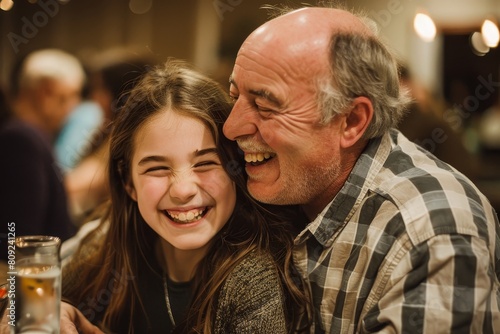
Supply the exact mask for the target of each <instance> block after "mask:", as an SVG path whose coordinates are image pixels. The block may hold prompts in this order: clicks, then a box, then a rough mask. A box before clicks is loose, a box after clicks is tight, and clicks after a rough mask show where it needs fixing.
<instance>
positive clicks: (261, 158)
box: [245, 152, 276, 166]
mask: <svg viewBox="0 0 500 334" xmlns="http://www.w3.org/2000/svg"><path fill="white" fill-rule="evenodd" d="M275 156H276V154H274V153H269V152H265V153H245V161H246V162H247V163H249V164H250V165H252V166H259V165H262V164H264V163H266V162H267V161H268V160H270V159H272V158H274V157H275Z"/></svg>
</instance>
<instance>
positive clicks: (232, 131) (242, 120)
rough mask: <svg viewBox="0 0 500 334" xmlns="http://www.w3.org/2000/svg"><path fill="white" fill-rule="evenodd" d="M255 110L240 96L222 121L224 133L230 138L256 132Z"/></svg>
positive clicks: (234, 138) (233, 138)
mask: <svg viewBox="0 0 500 334" xmlns="http://www.w3.org/2000/svg"><path fill="white" fill-rule="evenodd" d="M255 113H256V111H254V110H252V109H251V107H250V105H249V103H248V102H247V101H245V100H243V99H242V98H240V99H238V101H236V103H235V104H234V106H233V109H232V110H231V113H230V114H229V117H228V118H227V120H226V122H225V123H224V128H223V131H224V135H225V136H226V137H227V138H228V139H231V140H236V139H237V138H239V137H243V136H248V135H253V134H254V133H256V132H257V125H256V115H255Z"/></svg>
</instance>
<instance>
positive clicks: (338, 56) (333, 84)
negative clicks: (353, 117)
mask: <svg viewBox="0 0 500 334" xmlns="http://www.w3.org/2000/svg"><path fill="white" fill-rule="evenodd" d="M330 66H331V73H330V75H328V77H327V78H326V79H325V78H323V80H322V81H320V82H318V91H319V94H318V99H319V101H318V104H319V107H320V110H321V112H322V114H323V115H322V123H324V124H326V123H327V122H329V121H330V120H331V119H332V118H333V117H334V116H335V115H337V114H342V113H343V112H346V111H347V110H348V108H349V107H350V105H351V103H352V102H353V100H354V99H355V98H356V97H360V96H364V97H367V98H369V99H370V101H371V102H372V105H373V109H374V112H373V118H372V121H371V123H370V125H369V126H368V128H367V130H366V132H365V133H364V135H363V138H365V139H369V138H375V137H379V136H382V135H383V134H384V133H385V132H387V131H388V130H389V128H391V127H395V126H397V124H398V122H399V121H400V120H401V118H402V117H403V115H404V112H405V110H406V106H407V105H408V103H409V102H410V98H409V96H408V92H407V91H406V90H404V89H401V87H400V84H399V75H398V66H397V61H396V59H395V57H393V56H392V54H391V53H390V52H389V50H388V49H387V48H386V47H385V46H384V45H383V44H382V42H381V41H380V40H379V39H378V38H377V37H375V36H371V35H362V34H359V33H349V32H340V33H337V34H335V35H333V36H332V40H331V44H330Z"/></svg>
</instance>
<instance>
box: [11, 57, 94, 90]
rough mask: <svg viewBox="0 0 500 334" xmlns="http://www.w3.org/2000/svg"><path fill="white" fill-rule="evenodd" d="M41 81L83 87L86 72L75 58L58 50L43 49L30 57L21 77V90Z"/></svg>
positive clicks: (26, 61)
mask: <svg viewBox="0 0 500 334" xmlns="http://www.w3.org/2000/svg"><path fill="white" fill-rule="evenodd" d="M41 79H54V80H58V81H63V82H66V83H68V84H75V85H78V86H82V85H83V83H84V80H85V71H84V69H83V66H82V64H81V62H80V61H79V60H78V58H76V57H75V56H73V55H71V54H69V53H67V52H65V51H62V50H58V49H43V50H38V51H35V52H33V53H31V54H29V55H28V57H27V58H26V59H25V61H24V63H23V67H22V69H21V72H20V76H19V89H25V88H30V87H33V86H34V85H36V84H37V83H38V82H39V80H41Z"/></svg>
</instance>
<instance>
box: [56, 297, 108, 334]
mask: <svg viewBox="0 0 500 334" xmlns="http://www.w3.org/2000/svg"><path fill="white" fill-rule="evenodd" d="M79 333H80V334H104V332H102V331H101V330H100V329H99V328H97V327H96V326H94V325H93V324H92V323H91V322H90V321H88V320H87V318H85V317H84V316H83V314H82V312H80V311H79V310H78V309H77V308H76V307H74V306H73V305H71V304H68V303H65V302H61V334H79Z"/></svg>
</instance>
